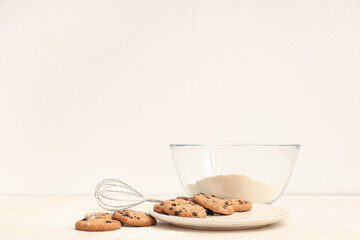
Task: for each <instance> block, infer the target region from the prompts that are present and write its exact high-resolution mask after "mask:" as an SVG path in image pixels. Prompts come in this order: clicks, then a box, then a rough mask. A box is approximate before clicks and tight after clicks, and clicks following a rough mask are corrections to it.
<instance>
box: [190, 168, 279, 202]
mask: <svg viewBox="0 0 360 240" xmlns="http://www.w3.org/2000/svg"><path fill="white" fill-rule="evenodd" d="M188 189H189V191H190V192H191V193H193V194H194V193H199V192H203V193H207V194H214V195H216V196H217V197H220V198H240V199H245V200H248V201H250V202H253V203H268V202H272V201H273V200H274V199H275V198H276V197H277V196H278V195H280V193H281V190H282V189H281V187H278V186H275V185H272V184H269V183H264V182H261V181H258V180H254V179H252V178H250V177H248V176H246V175H237V174H230V175H218V176H213V177H206V178H203V179H200V180H198V181H196V182H195V183H194V184H189V185H188Z"/></svg>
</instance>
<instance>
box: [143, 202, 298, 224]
mask: <svg viewBox="0 0 360 240" xmlns="http://www.w3.org/2000/svg"><path fill="white" fill-rule="evenodd" d="M253 205H266V206H271V207H274V208H279V209H281V210H283V211H285V212H286V213H284V214H281V215H276V216H272V217H257V218H249V219H246V218H240V219H226V218H221V219H218V220H216V219H214V218H211V219H209V218H208V219H206V218H186V217H178V216H171V215H165V214H162V213H157V212H155V211H154V209H153V208H151V209H150V210H149V213H150V215H151V216H153V217H155V218H158V217H157V216H161V217H160V218H158V219H160V220H162V221H164V220H163V219H162V218H169V219H175V220H176V219H181V221H184V222H187V221H200V222H204V221H211V222H214V221H215V222H237V221H244V222H253V221H261V220H270V219H278V218H280V219H284V218H286V217H288V216H290V214H291V213H290V211H289V210H287V209H285V208H282V207H278V206H273V205H270V204H264V203H254V204H253Z"/></svg>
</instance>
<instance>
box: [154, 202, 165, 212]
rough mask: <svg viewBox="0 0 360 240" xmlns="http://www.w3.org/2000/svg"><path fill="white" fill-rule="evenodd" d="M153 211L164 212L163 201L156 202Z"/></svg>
mask: <svg viewBox="0 0 360 240" xmlns="http://www.w3.org/2000/svg"><path fill="white" fill-rule="evenodd" d="M154 211H155V212H157V213H165V212H164V203H163V202H162V203H157V204H155V205H154Z"/></svg>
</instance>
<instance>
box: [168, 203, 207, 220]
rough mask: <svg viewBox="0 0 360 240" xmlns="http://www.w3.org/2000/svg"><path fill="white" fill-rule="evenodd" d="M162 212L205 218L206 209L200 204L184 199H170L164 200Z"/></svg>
mask: <svg viewBox="0 0 360 240" xmlns="http://www.w3.org/2000/svg"><path fill="white" fill-rule="evenodd" d="M164 212H165V213H167V214H169V215H172V216H179V217H189V218H205V217H206V210H205V208H203V207H202V206H200V205H198V204H196V203H194V202H191V201H187V200H184V199H170V200H167V201H165V202H164Z"/></svg>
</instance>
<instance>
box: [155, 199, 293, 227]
mask: <svg viewBox="0 0 360 240" xmlns="http://www.w3.org/2000/svg"><path fill="white" fill-rule="evenodd" d="M150 214H151V215H152V216H153V217H155V218H157V219H159V220H162V221H165V222H168V223H170V224H172V225H175V226H178V227H185V228H195V229H207V230H237V229H250V228H258V227H263V226H266V225H269V224H272V223H276V222H278V221H280V220H282V219H284V218H286V217H288V216H289V214H290V213H289V211H287V210H286V209H283V208H280V207H275V206H273V205H268V204H253V207H252V209H251V211H248V212H235V213H234V214H232V215H215V216H207V217H206V218H184V217H176V216H170V215H166V214H162V213H157V212H154V210H153V209H150Z"/></svg>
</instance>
